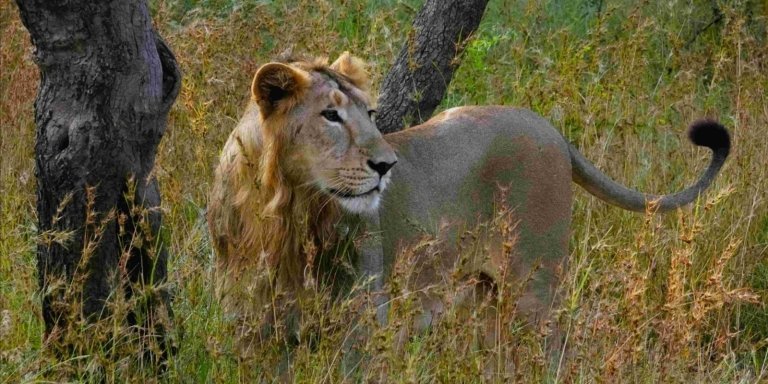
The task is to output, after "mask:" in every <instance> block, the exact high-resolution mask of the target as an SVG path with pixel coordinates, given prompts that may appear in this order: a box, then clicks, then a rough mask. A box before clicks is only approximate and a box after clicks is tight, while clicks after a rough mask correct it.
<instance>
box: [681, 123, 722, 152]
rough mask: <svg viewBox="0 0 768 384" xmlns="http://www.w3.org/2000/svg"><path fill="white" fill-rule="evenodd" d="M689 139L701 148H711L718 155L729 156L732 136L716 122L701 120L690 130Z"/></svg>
mask: <svg viewBox="0 0 768 384" xmlns="http://www.w3.org/2000/svg"><path fill="white" fill-rule="evenodd" d="M688 137H689V138H690V139H691V141H692V142H693V143H694V144H696V145H699V146H704V147H707V148H710V149H711V150H712V151H713V152H714V153H715V154H716V155H720V156H722V157H726V156H728V153H729V152H730V151H731V136H730V135H729V134H728V130H727V129H725V127H724V126H723V125H722V124H720V123H718V122H717V121H714V120H699V121H697V122H695V123H693V124H692V125H691V128H690V129H688Z"/></svg>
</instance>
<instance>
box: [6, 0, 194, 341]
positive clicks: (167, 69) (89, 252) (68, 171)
mask: <svg viewBox="0 0 768 384" xmlns="http://www.w3.org/2000/svg"><path fill="white" fill-rule="evenodd" d="M17 3H18V6H19V10H20V14H21V18H22V21H23V22H24V25H25V26H26V27H27V29H28V30H29V33H30V36H31V38H32V43H33V44H34V46H35V60H36V62H37V65H38V67H39V69H40V74H41V76H40V78H41V82H40V89H39V92H38V95H37V99H36V101H35V122H36V124H37V143H36V146H35V160H36V176H37V182H38V185H37V212H38V220H39V231H40V233H41V242H40V244H39V245H38V249H37V257H38V271H39V279H40V287H41V290H42V293H43V318H44V320H45V328H46V334H47V335H49V336H50V335H52V336H57V335H60V334H61V333H63V332H65V331H66V326H67V325H68V324H69V323H71V321H72V320H73V319H81V318H84V319H87V320H94V319H97V318H99V317H103V316H105V315H108V314H109V313H110V310H109V308H105V302H106V300H107V298H108V296H109V295H110V294H111V293H113V292H115V289H122V288H124V289H126V295H127V296H128V297H131V295H133V294H136V295H138V294H139V293H138V291H137V287H141V292H142V293H141V294H142V295H146V296H142V298H141V300H139V301H140V302H142V303H144V304H142V307H143V309H147V306H146V305H147V304H148V305H149V306H151V307H153V308H155V309H156V308H158V307H165V306H166V305H167V304H168V300H169V299H168V295H167V293H164V292H165V291H164V290H163V289H162V288H161V287H159V285H160V284H161V283H162V282H163V281H164V280H165V278H166V261H167V260H166V259H167V253H166V251H165V249H164V248H163V247H162V245H161V242H160V240H159V238H158V237H157V235H158V230H159V228H160V220H161V215H160V212H159V204H160V196H159V191H158V187H157V181H156V179H155V178H154V176H153V175H152V169H153V163H154V159H155V153H156V149H157V145H158V143H159V141H160V138H161V137H162V135H163V132H164V131H165V126H166V120H167V115H168V111H169V109H170V107H171V105H172V104H173V102H174V100H175V99H176V95H177V94H178V90H179V86H180V83H181V75H180V72H179V70H178V67H177V64H176V60H175V58H174V56H173V54H172V52H171V50H170V49H169V48H168V47H167V46H166V44H165V43H164V42H163V41H162V40H161V39H160V37H159V35H158V34H157V32H156V31H155V30H154V29H153V27H152V21H151V18H150V14H149V9H148V6H147V3H146V1H144V0H112V1H89V0H77V1H76V0H69V1H64V0H57V1H54V0H17ZM131 180H133V181H131ZM121 277H127V278H129V279H130V284H127V285H125V286H123V285H121V284H123V283H121V281H123V282H124V279H121ZM62 282H64V283H65V284H64V285H61V283H62ZM149 284H152V286H153V288H152V289H147V287H149ZM62 287H68V288H62ZM72 289H75V290H79V293H78V294H75V295H73V294H71V292H66V290H70V291H71V290H72ZM75 299H77V300H75ZM157 303H162V304H161V305H155V304H157ZM154 314H156V312H155V311H154V310H153V311H150V312H145V311H140V310H139V311H137V310H136V309H135V308H134V311H133V312H131V314H129V315H128V317H129V321H131V322H139V323H140V324H139V325H142V324H143V325H145V326H150V325H151V326H154V325H153V324H154V322H153V320H152V317H153V316H154ZM136 316H141V317H140V318H137V317H136ZM145 329H146V330H150V329H151V328H145Z"/></svg>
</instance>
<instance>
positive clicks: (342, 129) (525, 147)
mask: <svg viewBox="0 0 768 384" xmlns="http://www.w3.org/2000/svg"><path fill="white" fill-rule="evenodd" d="M367 90H368V77H367V74H366V71H365V69H364V68H363V63H362V62H361V61H360V60H359V59H357V58H354V57H352V56H350V55H349V54H348V53H344V54H343V55H342V56H341V57H340V58H339V59H338V60H336V62H334V63H333V64H331V65H330V66H327V65H326V64H325V63H324V62H323V61H313V62H309V61H286V62H274V63H269V64H265V65H263V66H262V67H261V68H259V70H258V71H257V73H256V75H255V77H254V80H253V84H252V87H251V96H252V98H251V102H250V104H249V106H248V109H247V111H246V113H245V115H244V116H243V118H242V119H241V120H240V123H239V124H238V125H237V127H236V128H235V130H234V131H233V132H232V134H231V135H230V137H229V140H228V141H227V143H226V145H225V146H224V149H223V151H222V154H221V159H220V163H219V166H218V168H217V170H216V178H215V183H214V188H213V192H212V194H211V200H210V204H209V210H208V223H209V226H210V231H211V234H212V238H213V243H214V245H215V248H216V253H217V256H218V257H217V262H216V268H217V292H218V294H219V296H220V297H221V300H222V302H223V304H224V308H225V310H226V311H228V312H229V313H232V314H237V315H239V316H247V315H248V314H252V313H263V312H264V310H263V308H264V306H265V305H266V304H267V303H269V302H270V300H271V298H274V297H275V293H276V292H288V294H289V295H294V296H295V295H299V294H300V293H301V292H302V291H303V290H304V289H305V282H306V281H307V279H310V278H312V279H313V278H316V276H313V275H310V274H308V273H307V271H309V270H312V268H307V267H308V264H312V263H313V260H315V263H316V261H317V260H318V257H317V256H318V254H320V253H323V252H324V251H328V250H333V248H334V246H335V244H337V243H338V242H339V241H341V240H344V237H345V234H346V231H345V230H344V228H346V227H345V226H344V225H339V223H340V222H342V221H343V220H349V219H350V218H355V217H358V216H359V217H363V218H364V221H366V223H367V224H366V225H367V230H368V231H369V232H370V233H376V234H378V236H375V239H374V240H369V241H367V242H366V243H365V244H366V245H365V246H364V247H363V248H364V249H360V253H361V257H362V260H361V261H360V262H359V263H358V264H357V266H358V268H359V269H360V270H361V273H362V274H372V275H377V276H379V278H380V279H379V280H378V281H377V286H378V287H380V286H381V276H386V275H387V274H388V273H389V271H390V269H391V267H392V265H393V263H394V262H395V257H396V255H397V254H398V250H399V249H401V248H402V247H403V246H406V245H408V244H410V243H412V242H413V241H415V240H417V238H418V237H419V236H421V235H422V233H420V231H417V230H415V228H422V229H425V230H426V231H435V232H440V233H439V237H440V238H441V241H440V242H439V244H440V247H441V251H440V252H439V253H438V254H439V258H440V260H438V262H437V264H436V266H435V267H433V268H424V270H423V272H420V273H419V275H418V276H417V277H416V278H415V279H414V280H413V284H414V287H413V289H415V290H419V302H420V303H421V305H422V307H423V309H424V310H423V314H422V318H421V320H420V321H419V322H418V323H419V325H420V326H427V325H429V324H431V323H432V320H433V318H434V317H435V316H437V315H439V314H441V313H442V312H443V311H444V310H445V308H444V307H445V303H444V302H443V299H444V298H443V297H441V296H440V295H436V294H431V293H430V291H429V290H428V289H423V288H425V287H429V286H434V285H435V284H440V283H441V281H443V280H444V278H445V274H446V273H450V270H451V269H452V267H453V266H454V265H456V263H457V262H458V259H457V257H458V254H459V253H460V252H459V249H458V248H459V246H458V242H457V241H455V239H457V238H459V237H460V236H459V231H462V230H463V229H466V228H472V227H473V226H474V225H475V224H477V223H479V222H484V221H486V222H487V221H490V220H491V219H492V218H493V215H494V207H495V198H496V196H497V194H496V192H497V191H498V190H499V188H504V189H506V191H507V192H506V194H505V196H506V201H505V202H504V203H505V204H506V206H508V207H510V208H511V209H512V215H513V216H514V219H515V221H516V222H517V224H516V226H515V227H514V231H515V233H514V238H515V242H514V247H512V249H510V247H505V246H502V245H501V244H490V245H489V246H488V247H487V249H488V250H487V253H488V255H486V256H487V257H484V258H483V259H482V260H481V261H480V262H476V263H470V265H469V266H468V267H465V268H464V271H463V273H464V277H465V278H466V280H467V281H475V282H477V289H478V291H479V292H482V291H483V290H486V289H488V288H489V287H491V288H492V286H493V285H494V284H497V283H499V279H510V280H525V279H530V280H529V281H530V282H529V284H528V288H527V289H526V291H525V292H524V294H523V295H522V297H521V298H520V303H519V305H518V310H519V311H521V312H524V313H529V314H533V315H534V316H540V315H542V314H545V313H546V311H547V309H548V308H549V306H550V304H551V302H552V298H553V287H554V285H555V275H556V269H557V267H558V266H559V265H560V264H561V262H562V261H563V260H564V259H565V257H566V256H567V255H568V233H569V225H570V215H571V200H572V196H571V180H573V181H575V182H576V183H578V184H579V185H581V186H582V187H584V188H585V189H586V190H587V191H589V192H590V193H592V194H594V195H595V196H597V197H599V198H601V199H603V200H605V201H607V202H609V203H611V204H614V205H617V206H619V207H622V208H624V209H629V210H634V211H644V210H646V208H647V206H648V204H649V203H650V202H653V206H654V207H655V209H657V210H659V211H666V210H671V209H675V208H677V207H680V206H683V205H685V204H688V203H690V202H692V201H694V200H695V199H696V198H697V197H698V196H699V194H701V193H702V192H703V191H704V190H705V189H706V188H707V187H708V186H709V185H710V183H711V182H712V180H713V179H714V177H715V176H716V174H717V173H718V171H719V169H720V168H721V166H722V165H723V163H724V161H725V159H726V157H727V156H728V153H729V149H730V140H729V136H728V133H727V131H726V130H725V129H724V128H723V127H722V126H721V125H719V124H717V123H715V122H710V121H705V122H700V123H697V124H694V125H693V126H692V128H691V130H690V138H691V140H692V141H693V143H694V144H696V145H700V146H706V147H708V148H710V149H712V151H713V158H712V161H711V163H710V165H709V167H708V169H707V170H706V172H705V173H704V175H703V176H702V177H701V178H700V179H699V180H698V181H697V182H696V183H695V184H694V185H693V186H691V187H689V188H687V189H685V190H683V191H682V192H679V193H676V194H672V195H663V196H654V195H646V194H642V193H640V192H636V191H633V190H630V189H627V188H626V187H623V186H621V185H619V184H617V183H616V182H614V181H612V180H610V179H609V178H608V177H607V176H605V175H604V174H603V173H601V172H600V171H598V170H597V169H596V168H595V167H594V166H592V165H591V164H590V163H589V162H588V161H587V160H586V159H585V158H584V157H583V156H582V155H581V154H580V153H579V152H578V151H577V150H576V148H575V147H573V146H572V145H570V144H569V143H568V142H567V141H566V140H565V139H564V138H563V137H562V136H561V135H560V133H559V132H558V131H557V130H555V129H554V128H553V127H552V126H551V125H550V124H549V123H548V122H547V121H545V120H544V119H542V118H541V117H539V116H538V115H536V114H535V113H533V112H531V111H528V110H524V109H517V108H508V107H500V106H494V107H461V108H454V109H450V110H447V111H445V112H443V113H441V114H439V115H437V116H435V117H434V118H432V119H431V120H429V121H428V122H426V123H424V124H422V125H420V126H417V127H412V128H409V129H406V130H404V131H401V132H398V133H394V134H390V135H387V136H385V137H382V135H381V134H380V133H379V132H378V131H377V129H376V126H375V124H374V120H373V115H374V113H375V111H374V110H373V109H372V107H371V105H372V100H371V97H370V96H369V95H368V93H367ZM396 163H397V164H396ZM390 180H391V184H392V187H391V188H390V189H389V190H387V186H388V184H389V182H390ZM383 195H384V198H382V196H383ZM381 201H383V203H382V204H380V202H381ZM380 205H381V207H380ZM438 228H441V229H440V230H437V229H438ZM452 239H454V240H452ZM534 265H538V267H537V268H533V266H534ZM310 267H311V265H310ZM502 270H503V271H505V273H503V274H502V273H500V271H502ZM509 272H511V273H509ZM331 283H332V284H335V282H331ZM469 296H472V295H469Z"/></svg>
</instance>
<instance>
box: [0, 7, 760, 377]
mask: <svg viewBox="0 0 768 384" xmlns="http://www.w3.org/2000/svg"><path fill="white" fill-rule="evenodd" d="M151 4H152V11H153V18H154V21H155V24H156V26H157V28H158V29H159V31H160V34H161V35H162V36H164V37H165V38H166V40H167V42H168V44H169V46H170V47H171V48H172V49H173V50H174V52H175V54H176V56H177V58H178V60H179V63H180V65H181V67H182V71H183V73H184V82H183V86H182V90H181V93H180V95H179V97H178V99H177V102H176V105H175V106H174V107H173V109H172V111H171V116H170V121H169V124H168V126H169V129H168V131H167V132H166V134H165V137H164V139H163V141H162V143H161V145H160V150H159V152H158V157H157V165H156V169H155V173H156V175H157V176H158V178H159V181H160V186H161V189H162V195H163V210H164V213H165V223H164V230H163V236H162V237H163V239H164V240H165V241H166V243H167V246H168V247H169V251H170V254H171V259H170V272H169V283H168V284H169V285H170V288H171V289H172V290H173V292H174V301H173V312H174V316H173V317H172V318H169V319H166V320H165V321H167V322H168V323H169V324H170V325H171V329H172V334H171V337H172V339H173V343H174V345H175V347H176V351H175V353H174V354H172V355H171V356H170V357H169V360H168V365H167V368H166V369H165V371H164V372H162V373H161V375H160V376H159V377H158V376H156V372H155V371H154V370H153V369H151V368H150V366H151V364H148V363H147V359H146V358H138V356H139V349H140V348H141V345H142V344H141V343H139V342H137V340H136V338H138V337H140V335H138V334H137V333H136V332H133V331H132V330H131V329H129V327H128V326H127V325H126V324H124V322H122V321H120V320H119V319H121V314H123V315H124V314H125V313H126V312H127V311H129V310H130V309H131V308H132V306H135V305H137V303H135V302H132V301H130V300H129V301H126V300H123V299H121V298H122V297H123V296H122V295H119V294H115V295H114V299H113V300H111V301H110V304H109V305H110V308H111V309H112V310H113V316H112V317H110V318H108V319H106V320H104V321H101V322H98V323H88V322H82V321H81V322H74V323H73V324H74V325H73V326H75V327H79V329H75V331H76V332H72V334H71V335H70V336H69V341H70V343H71V345H73V346H74V347H73V348H72V349H71V353H70V354H68V355H66V356H53V355H52V354H51V353H49V352H47V349H46V344H45V340H43V339H42V333H43V332H42V328H43V325H42V320H41V318H40V299H39V293H38V292H37V288H38V280H37V275H36V260H35V247H36V244H37V243H38V242H39V241H50V234H48V237H47V239H48V240H46V239H44V238H42V237H44V236H45V235H46V234H42V235H41V234H38V232H37V228H36V223H37V219H36V217H35V208H34V207H35V178H34V160H33V150H34V118H33V104H32V103H33V100H34V97H35V93H36V88H37V84H38V74H37V68H36V67H35V64H34V63H33V62H32V59H31V57H32V56H31V46H30V43H29V36H28V34H27V32H26V30H25V29H24V27H23V26H22V24H21V22H20V20H19V17H18V10H17V9H16V8H15V5H14V4H12V3H11V2H2V3H0V35H1V36H2V45H0V68H1V70H0V127H2V134H0V164H2V165H1V166H0V171H1V172H2V174H1V175H0V381H3V382H37V381H54V382H58V381H107V382H144V381H161V382H166V381H167V382H240V381H246V382H247V381H249V380H250V379H251V378H254V377H257V378H263V379H264V380H265V381H272V380H279V379H280V378H286V377H289V378H292V379H293V380H295V381H297V382H312V383H314V382H341V381H345V380H348V381H363V382H368V381H386V382H478V381H483V380H488V381H495V382H509V381H513V380H516V381H521V382H685V383H687V382H744V383H749V382H761V381H765V380H766V375H767V374H768V372H766V370H767V369H768V314H767V313H766V310H765V304H766V302H767V301H768V296H766V293H768V292H766V290H767V289H768V260H766V255H768V196H767V195H766V191H767V190H768V175H767V174H766V173H767V172H768V171H766V169H767V168H768V167H766V164H768V147H767V145H768V140H766V139H765V137H766V133H768V129H767V128H766V127H768V107H767V106H768V95H766V88H767V87H768V32H767V31H768V20H767V19H766V18H767V17H768V8H767V7H768V5H766V4H765V3H764V2H759V1H725V0H724V1H704V0H694V1H677V0H670V1H655V0H649V1H641V2H635V1H627V0H612V1H596V0H574V1H554V0H547V1H526V0H492V1H491V2H490V3H489V6H488V10H487V11H486V15H485V18H484V21H483V23H482V25H481V27H480V29H479V30H478V32H477V34H476V35H475V36H474V38H473V39H472V40H471V41H470V43H469V45H468V46H467V49H466V51H465V53H464V56H463V58H462V64H461V67H460V68H459V70H458V72H457V73H456V74H455V76H454V80H453V82H452V83H451V85H450V88H449V91H448V94H447V96H446V98H445V100H444V102H443V105H442V107H441V108H448V107H452V106H457V105H467V104H505V105H518V106H523V107H527V108H530V109H532V110H534V111H536V112H538V113H539V114H541V115H543V116H545V117H547V118H548V119H549V120H550V121H552V123H553V124H554V125H555V126H556V127H558V128H559V129H560V130H561V131H562V132H563V134H564V135H565V136H566V137H567V138H569V139H570V140H571V141H572V142H573V143H575V144H576V145H577V146H578V147H579V148H580V149H581V150H582V152H583V153H585V155H586V156H587V157H588V158H590V159H591V160H592V161H593V162H595V163H596V164H597V165H598V166H599V167H600V168H601V169H602V170H604V171H605V172H606V173H608V174H609V175H611V176H612V177H613V178H615V179H617V180H620V181H621V182H622V183H624V184H626V185H630V186H633V187H635V188H637V189H640V190H642V191H648V192H656V193H665V192H670V191H675V190H679V189H681V188H682V187H683V186H684V185H686V184H687V183H689V182H690V181H692V180H694V179H695V178H696V176H697V175H698V174H699V172H700V168H701V167H702V166H703V165H704V164H705V163H706V162H707V159H708V157H709V153H707V151H705V150H703V149H697V148H696V147H694V146H692V145H690V144H689V143H688V142H687V139H686V138H685V127H686V126H687V125H688V124H689V123H690V122H692V121H694V120H696V119H697V118H700V117H711V118H717V119H719V120H720V121H721V122H722V123H723V124H724V125H726V126H727V127H728V128H729V129H730V131H731V133H732V140H733V151H732V154H731V157H730V159H729V160H728V162H727V164H726V166H725V168H724V170H723V172H722V173H721V175H720V176H719V177H718V179H717V180H716V182H715V183H714V185H713V186H712V187H711V189H710V191H709V193H708V194H707V195H706V196H704V197H702V198H701V200H700V201H699V202H698V203H696V204H695V205H693V206H691V207H687V208H685V209H682V210H680V211H678V212H676V213H672V214H667V215H653V214H648V215H638V214H634V213H629V212H625V211H622V210H620V209H617V208H613V207H610V206H607V205H606V204H604V203H602V202H600V201H599V200H597V199H595V198H593V197H591V196H589V195H587V194H586V193H583V192H577V195H576V198H575V203H574V210H573V218H574V220H573V228H572V240H571V255H570V259H569V262H568V263H567V264H566V265H564V266H563V271H562V277H561V288H560V294H561V300H560V302H559V304H558V305H557V307H556V308H554V312H555V316H554V317H553V321H552V323H551V324H549V326H545V327H542V328H537V329H531V328H530V327H522V326H520V321H519V320H518V319H517V318H516V316H515V314H514V299H515V292H514V290H511V289H504V287H502V289H499V293H498V297H496V298H494V300H495V304H496V305H498V306H499V307H500V308H503V309H505V310H504V311H501V314H500V315H499V319H498V320H497V321H498V322H499V323H500V324H504V327H503V331H502V332H500V334H499V335H498V337H497V340H496V342H495V345H494V346H493V347H492V348H485V349H478V348H474V347H473V345H474V343H473V341H474V340H475V338H476V335H477V334H478V333H479V329H480V327H482V326H483V324H480V323H479V322H478V321H474V320H476V318H475V317H473V316H472V314H471V313H469V314H466V313H458V312H457V313H455V314H453V315H450V316H448V317H447V318H446V319H445V321H444V322H442V323H441V325H440V326H439V327H435V328H434V329H433V330H432V332H430V333H429V334H426V335H421V336H418V337H415V338H414V339H412V340H410V341H409V342H408V343H406V345H405V346H404V347H403V348H401V349H397V348H394V347H393V345H394V344H395V343H394V341H393V340H394V339H395V338H396V335H397V330H398V327H399V326H401V325H402V324H404V323H407V322H408V320H409V319H410V318H411V317H412V316H413V310H414V309H413V306H412V305H411V304H412V303H411V302H410V301H409V298H408V297H407V296H398V294H397V293H398V287H399V286H400V284H399V281H402V280H401V279H404V278H407V273H408V270H409V265H408V262H409V257H408V255H409V252H420V251H423V250H424V249H427V250H428V249H429V247H430V246H431V245H430V244H431V243H430V239H429V238H424V240H423V242H421V243H420V244H415V245H414V247H413V249H412V250H406V251H405V252H404V254H403V257H402V259H401V260H402V261H401V262H399V264H398V265H397V266H396V268H395V269H394V273H393V276H391V277H389V281H390V284H389V285H388V288H387V289H388V290H390V292H391V293H392V294H393V295H392V296H393V297H394V299H393V303H392V308H393V310H392V313H391V315H390V321H389V323H388V325H387V326H379V325H377V323H376V322H375V320H374V314H373V313H372V311H371V309H370V307H368V306H366V301H367V300H368V299H369V298H368V296H367V295H364V294H362V295H356V296H353V297H350V298H348V299H344V300H341V302H335V303H333V304H332V305H331V303H330V301H331V299H330V298H329V295H328V293H327V292H324V291H322V290H321V291H318V292H317V293H316V295H314V296H313V300H307V301H306V302H303V303H301V304H300V305H301V306H302V310H303V313H304V314H305V315H304V316H303V317H302V320H301V323H300V324H299V329H300V330H301V332H300V333H299V337H298V340H293V339H292V340H288V339H287V338H280V337H274V338H273V339H271V340H270V341H269V342H268V343H266V344H265V345H263V346H261V347H260V349H259V350H258V351H256V353H253V354H252V356H249V357H246V358H238V357H237V356H238V354H237V350H236V349H237V347H236V343H235V340H234V338H233V334H234V333H233V332H232V325H231V324H229V322H228V320H227V319H226V318H224V317H223V316H222V315H221V311H220V308H219V305H218V303H217V302H216V300H215V299H214V296H213V292H212V288H211V287H212V283H211V277H212V273H211V266H212V257H213V255H212V250H211V247H210V244H209V241H208V238H207V230H206V225H205V221H204V216H203V213H204V210H205V207H206V200H207V194H208V192H209V187H210V183H211V179H212V173H213V169H214V166H215V164H216V161H217V156H218V151H219V150H220V148H221V147H222V145H223V143H224V141H225V140H226V138H227V135H228V134H229V132H230V130H231V129H232V128H233V127H234V125H235V123H236V121H237V119H238V118H239V116H240V114H241V113H242V112H243V110H244V107H245V104H246V101H247V97H248V94H249V85H250V80H251V78H252V76H253V74H254V72H255V70H256V68H257V67H258V66H259V65H260V64H262V63H265V62H267V61H269V60H270V59H271V58H273V57H275V56H277V55H278V54H279V53H280V52H282V51H284V50H285V49H286V48H289V47H291V48H293V50H294V52H301V53H306V54H309V55H326V56H330V57H332V58H335V57H336V56H338V54H339V53H341V52H342V51H344V50H349V51H351V52H353V53H354V54H356V55H357V56H360V57H362V58H364V59H366V60H368V61H369V63H370V65H371V67H370V71H371V73H372V75H373V80H374V89H375V88H376V87H377V86H378V85H379V84H380V82H381V79H382V76H383V75H384V73H385V72H386V71H387V69H388V68H389V65H390V63H391V62H392V61H393V59H394V57H395V55H396V54H397V53H398V51H399V49H400V47H401V46H402V44H403V43H405V42H406V41H407V39H408V29H409V28H410V22H411V20H412V19H413V17H414V15H415V13H416V12H417V11H418V9H419V6H420V2H419V1H416V0H359V1H346V0H322V1H309V0H285V1H255V0H254V1H245V0H163V1H160V0H156V1H152V2H151ZM95 193H98V191H97V190H96V191H95ZM513 213H514V212H512V213H511V214H510V212H508V211H506V210H505V208H504V207H499V215H498V216H499V217H498V220H495V221H494V222H492V223H490V224H492V226H494V227H495V228H496V229H498V230H500V231H501V232H502V233H506V232H505V231H508V228H509V226H510V225H511V224H513V223H512V222H511V220H513V219H511V218H510V217H511V216H513ZM54 241H56V239H55V238H54ZM70 290H71V291H72V292H74V293H72V298H74V299H76V298H77V294H76V293H77V287H75V286H74V284H73V286H72V287H70ZM446 294H447V295H449V294H450V292H448V291H447V292H446ZM356 312H362V313H363V314H362V316H361V318H360V320H359V322H353V321H350V319H352V318H353V316H351V313H356ZM358 328H365V329H366V333H367V334H368V335H369V337H367V338H366V339H365V341H364V342H363V344H362V345H361V346H360V351H361V355H363V356H364V358H362V359H359V363H360V366H359V367H358V369H355V370H347V369H343V368H344V367H342V365H344V364H347V363H344V364H343V363H342V362H348V361H351V360H354V359H347V358H346V357H345V356H344V355H345V349H344V348H343V347H342V345H344V344H345V343H346V342H347V340H348V339H349V338H350V335H355V334H359V332H358Z"/></svg>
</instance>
